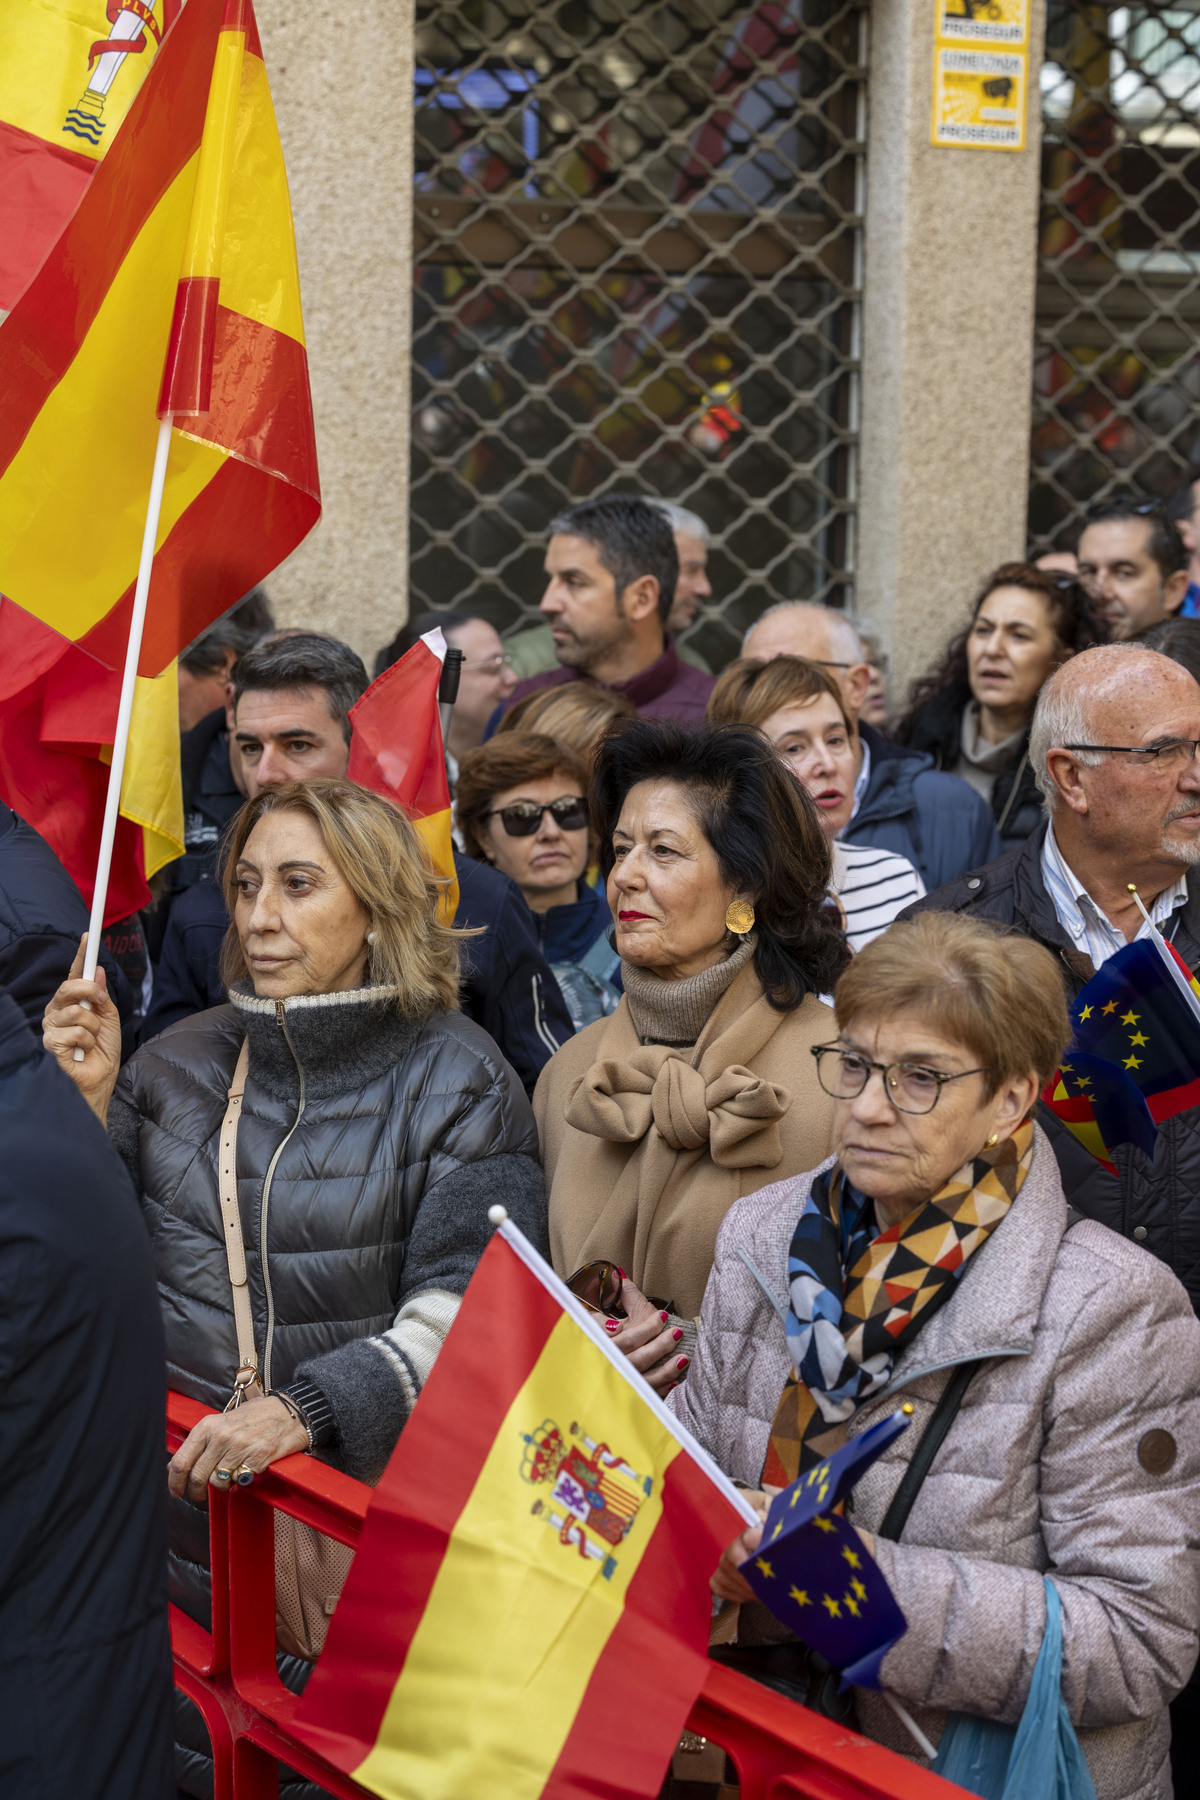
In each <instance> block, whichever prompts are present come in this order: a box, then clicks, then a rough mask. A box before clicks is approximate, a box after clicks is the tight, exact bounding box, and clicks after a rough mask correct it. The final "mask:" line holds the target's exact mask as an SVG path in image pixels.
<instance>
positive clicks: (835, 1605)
mask: <svg viewBox="0 0 1200 1800" xmlns="http://www.w3.org/2000/svg"><path fill="white" fill-rule="evenodd" d="M821 1605H822V1606H827V1607H828V1608H829V1616H830V1618H831V1619H840V1618H841V1616H842V1604H841V1601H840V1600H831V1599H830V1598H829V1595H828V1594H826V1596H825V1598H824V1599H823V1600H822V1602H821Z"/></svg>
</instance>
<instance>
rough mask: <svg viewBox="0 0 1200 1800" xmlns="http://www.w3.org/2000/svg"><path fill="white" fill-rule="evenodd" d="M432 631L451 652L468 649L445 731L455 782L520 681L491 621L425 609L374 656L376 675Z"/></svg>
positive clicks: (447, 752) (464, 651) (452, 782)
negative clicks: (493, 719)
mask: <svg viewBox="0 0 1200 1800" xmlns="http://www.w3.org/2000/svg"><path fill="white" fill-rule="evenodd" d="M427 631H440V632H441V633H442V635H443V637H444V638H445V640H446V642H447V643H448V644H449V646H450V648H451V649H452V650H461V651H462V653H463V660H462V673H461V675H460V676H459V682H458V697H457V699H456V700H455V702H454V708H453V711H452V712H451V714H450V729H449V731H448V732H447V734H446V757H447V762H448V764H449V768H450V781H451V785H453V784H454V781H455V779H456V771H457V768H458V764H459V763H460V762H461V761H462V759H463V757H464V756H465V755H466V754H467V751H468V750H473V749H474V748H475V746H476V744H479V743H482V741H483V734H484V732H485V731H486V729H487V722H488V720H489V719H490V718H491V716H492V714H493V713H494V712H495V710H496V708H497V707H498V706H500V705H501V704H502V703H503V702H504V701H505V700H507V699H508V696H509V695H510V694H511V693H512V691H513V689H514V688H515V687H516V685H517V677H516V673H515V671H514V669H513V666H512V657H511V656H510V655H509V654H508V652H507V650H506V649H505V648H504V645H503V643H502V641H501V638H500V633H499V632H498V631H497V630H496V627H495V626H494V625H491V624H489V622H488V621H487V620H486V619H479V618H476V617H475V616H474V615H473V614H471V613H465V612H449V611H447V612H426V613H421V614H420V615H419V616H418V617H417V618H415V619H410V620H409V622H408V624H407V625H403V626H401V628H400V630H399V631H398V632H397V633H396V636H395V637H394V638H393V639H392V641H391V643H390V644H386V645H385V646H384V648H383V649H382V650H381V651H380V652H379V654H378V655H377V656H376V658H375V674H376V675H377V676H379V675H382V674H383V671H384V670H385V669H390V668H391V666H392V664H393V663H394V662H399V660H400V658H401V657H402V656H403V655H404V654H405V653H406V651H409V650H411V649H412V647H413V645H414V644H415V643H416V642H417V641H418V639H419V638H421V637H422V636H423V635H424V634H425V632H427Z"/></svg>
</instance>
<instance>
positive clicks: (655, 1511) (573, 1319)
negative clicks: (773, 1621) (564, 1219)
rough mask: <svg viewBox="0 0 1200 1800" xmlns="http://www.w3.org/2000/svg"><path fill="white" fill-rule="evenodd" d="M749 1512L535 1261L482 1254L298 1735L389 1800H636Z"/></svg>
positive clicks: (523, 1245)
mask: <svg viewBox="0 0 1200 1800" xmlns="http://www.w3.org/2000/svg"><path fill="white" fill-rule="evenodd" d="M751 1518H752V1514H751V1511H750V1509H749V1507H748V1506H747V1504H746V1502H744V1501H743V1500H741V1499H740V1498H739V1496H738V1494H737V1493H736V1491H735V1490H734V1488H733V1487H732V1485H731V1484H730V1483H729V1482H728V1481H727V1480H726V1479H725V1477H724V1476H723V1475H721V1473H720V1472H719V1470H718V1469H717V1468H716V1466H715V1465H714V1464H713V1463H712V1462H711V1461H710V1460H709V1458H708V1457H707V1456H706V1455H705V1454H704V1452H703V1451H702V1450H701V1449H700V1447H699V1445H698V1444H696V1443H695V1441H694V1440H693V1439H691V1438H690V1437H689V1436H688V1434H687V1433H686V1431H684V1430H683V1429H682V1427H681V1426H680V1425H678V1424H677V1423H676V1421H675V1420H674V1419H673V1418H672V1417H671V1414H670V1413H669V1412H668V1411H667V1409H666V1408H665V1407H664V1406H663V1404H662V1402H661V1401H659V1400H658V1399H656V1397H655V1396H654V1395H653V1394H652V1393H651V1391H650V1389H649V1388H648V1387H647V1386H646V1385H645V1383H644V1382H643V1381H642V1380H641V1378H640V1377H639V1376H637V1375H636V1374H634V1373H633V1372H632V1371H631V1370H630V1368H629V1366H628V1364H627V1362H626V1361H625V1359H624V1357H623V1356H622V1355H621V1354H620V1352H619V1351H617V1350H614V1348H613V1346H612V1345H611V1344H609V1343H607V1342H606V1341H605V1338H604V1333H603V1332H602V1331H601V1330H600V1328H599V1326H598V1324H597V1323H595V1322H594V1315H589V1314H588V1313H586V1312H585V1311H584V1309H583V1308H582V1307H581V1306H580V1304H579V1302H578V1301H577V1300H575V1299H574V1298H573V1296H572V1295H571V1294H569V1293H568V1291H567V1289H566V1288H565V1286H564V1285H563V1284H562V1282H560V1281H559V1280H558V1279H557V1278H556V1277H555V1276H554V1274H553V1273H552V1271H551V1270H550V1269H549V1267H548V1266H547V1264H546V1263H544V1262H543V1261H542V1258H541V1257H540V1256H539V1255H538V1254H537V1252H536V1250H534V1248H533V1246H532V1245H531V1244H530V1243H529V1242H528V1241H527V1239H525V1238H524V1237H522V1235H521V1233H520V1232H519V1231H516V1230H515V1229H514V1228H513V1227H512V1226H511V1225H508V1224H504V1225H502V1226H501V1229H500V1231H499V1232H497V1234H496V1236H495V1237H494V1238H493V1239H492V1242H491V1243H490V1244H489V1246H488V1248H487V1250H486V1252H485V1253H484V1255H483V1257H482V1258H481V1260H480V1264H479V1267H478V1269H477V1271H476V1273H475V1276H474V1279H473V1280H472V1282H471V1285H470V1287H469V1288H468V1289H467V1293H466V1297H465V1299H464V1301H463V1304H462V1307H461V1308H460V1310H459V1313H458V1316H457V1318H456V1319H455V1322H454V1325H453V1326H452V1328H451V1330H450V1334H449V1336H448V1338H447V1339H446V1342H445V1344H444V1345H443V1347H442V1351H441V1354H440V1355H439V1357H438V1360H437V1362H436V1363H435V1365H434V1368H433V1373H432V1374H431V1375H430V1377H429V1380H428V1381H427V1382H426V1384H425V1387H424V1390H423V1391H422V1394H421V1397H420V1399H419V1400H418V1402H417V1405H416V1407H415V1409H414V1411H413V1415H412V1418H411V1419H410V1420H409V1423H408V1425H407V1426H406V1427H405V1430H404V1432H403V1434H402V1436H401V1438H400V1442H399V1444H398V1445H397V1447H396V1450H395V1452H394V1454H393V1456H392V1460H391V1462H390V1463H389V1464H388V1467H387V1469H386V1470H385V1472H384V1476H383V1479H382V1481H381V1482H380V1484H379V1486H378V1488H377V1489H376V1490H375V1496H374V1499H373V1500H372V1502H371V1507H370V1510H369V1512H368V1514H367V1518H366V1523H365V1525H364V1527H363V1533H362V1538H361V1540H360V1543H359V1548H358V1553H357V1555H356V1557H355V1560H354V1566H353V1568H352V1570H351V1572H350V1576H349V1579H348V1580H347V1582H346V1586H345V1589H344V1590H343V1593H342V1597H341V1600H340V1601H339V1602H338V1609H337V1612H336V1613H335V1614H334V1617H333V1620H332V1623H331V1625H330V1629H329V1637H328V1640H327V1642H326V1646H325V1650H324V1652H323V1654H322V1656H321V1660H320V1661H319V1662H318V1664H317V1666H316V1668H315V1670H314V1671H313V1676H312V1679H311V1681H310V1682H309V1684H308V1687H307V1689H306V1690H305V1694H304V1698H303V1700H302V1701H301V1703H300V1706H299V1708H298V1710H297V1712H296V1713H295V1714H294V1715H293V1718H292V1725H291V1728H292V1730H293V1731H294V1732H295V1734H296V1736H297V1737H299V1738H301V1739H302V1740H303V1741H305V1742H306V1743H308V1744H309V1745H310V1746H311V1747H312V1748H313V1749H314V1750H316V1751H318V1752H319V1753H320V1754H321V1755H322V1756H324V1757H326V1758H327V1759H328V1760H329V1761H330V1762H332V1763H333V1764H334V1766H335V1767H337V1768H338V1769H341V1770H343V1771H344V1772H345V1773H346V1774H347V1775H350V1776H352V1777H353V1779H354V1780H355V1781H357V1782H359V1783H360V1784H361V1785H362V1786H363V1787H365V1788H367V1789H369V1791H370V1792H371V1793H373V1794H380V1795H383V1796H385V1797H386V1800H464V1797H465V1796H468V1795H479V1796H481V1797H482V1796H489V1797H491V1796H500V1795H503V1797H504V1800H539V1797H544V1800H551V1797H553V1800H567V1797H568V1796H583V1795H592V1796H611V1797H612V1800H616V1797H617V1796H621V1797H623V1800H636V1797H638V1796H644V1797H645V1800H653V1796H654V1795H656V1794H657V1793H658V1791H659V1788H660V1786H661V1784H662V1780H663V1777H664V1775H665V1774H666V1772H667V1767H668V1764H669V1762H670V1758H671V1752H672V1750H673V1749H674V1747H675V1744H676V1743H677V1741H678V1738H679V1733H680V1731H681V1729H682V1727H683V1725H684V1723H685V1721H686V1719H687V1716H688V1713H689V1712H690V1710H691V1708H692V1706H693V1704H694V1702H695V1700H696V1697H697V1695H698V1694H699V1692H700V1689H701V1687H702V1685H703V1683H704V1680H705V1676H706V1674H707V1669H708V1663H707V1656H706V1652H707V1646H708V1638H709V1628H710V1624H711V1619H712V1602H711V1596H710V1594H709V1587H708V1582H709V1577H710V1575H711V1574H712V1572H713V1570H714V1569H715V1567H716V1565H717V1562H718V1560H719V1558H720V1555H721V1552H722V1550H723V1549H724V1548H725V1546H726V1545H727V1544H729V1543H731V1542H732V1541H733V1539H734V1538H735V1537H736V1536H737V1534H738V1532H739V1531H741V1530H743V1529H744V1528H745V1526H746V1524H747V1523H748V1522H750V1520H751Z"/></svg>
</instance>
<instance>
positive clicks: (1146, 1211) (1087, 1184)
mask: <svg viewBox="0 0 1200 1800" xmlns="http://www.w3.org/2000/svg"><path fill="white" fill-rule="evenodd" d="M1045 836H1046V826H1045V823H1043V824H1042V826H1041V828H1040V829H1039V830H1038V831H1036V832H1035V833H1034V835H1033V836H1032V837H1031V838H1030V839H1029V841H1028V843H1027V844H1025V845H1024V847H1023V848H1022V849H1020V850H1012V851H1010V852H1009V853H1008V855H1007V856H1002V857H1000V858H999V859H998V860H997V861H996V862H992V863H988V864H986V865H985V866H984V867H983V868H981V869H976V870H974V871H973V872H971V873H970V874H967V875H964V876H963V877H962V879H961V880H959V881H952V882H949V883H947V885H946V886H945V887H942V888H939V889H938V890H937V892H936V893H933V894H927V895H926V897H925V898H924V899H923V900H918V901H916V902H915V903H914V904H913V905H912V906H910V907H908V908H907V909H906V910H905V911H904V912H903V913H902V914H901V915H900V916H901V918H911V917H913V915H914V914H916V913H919V912H959V913H972V914H974V915H975V917H976V918H980V919H990V920H992V921H993V923H995V924H998V925H1008V926H1011V927H1012V928H1013V929H1014V930H1016V931H1019V932H1020V933H1021V935H1022V936H1023V937H1030V938H1034V939H1036V940H1037V942H1038V943H1040V944H1044V945H1045V946H1046V948H1047V949H1048V950H1049V951H1050V952H1051V954H1052V955H1053V956H1055V957H1056V958H1057V960H1058V964H1059V968H1060V969H1061V971H1062V976H1063V982H1064V984H1065V986H1066V990H1067V999H1068V1002H1073V1001H1074V999H1075V996H1076V995H1077V994H1078V992H1079V990H1080V988H1082V987H1083V986H1084V985H1085V984H1086V983H1087V982H1088V981H1090V980H1091V978H1092V976H1093V974H1094V973H1095V970H1094V968H1093V966H1092V962H1091V959H1090V957H1088V956H1086V955H1084V954H1083V953H1082V952H1080V951H1079V950H1077V949H1076V948H1075V945H1074V944H1073V943H1072V941H1071V939H1070V937H1069V935H1068V934H1067V932H1066V931H1064V929H1063V927H1062V926H1061V925H1060V924H1059V922H1058V915H1057V914H1056V913H1055V910H1054V903H1053V901H1052V900H1051V899H1050V896H1049V894H1048V893H1047V892H1046V887H1045V883H1044V882H1043V880H1042V871H1041V856H1042V844H1043V842H1044V841H1045ZM1193 879H1194V878H1189V881H1188V900H1187V904H1186V905H1185V906H1183V907H1181V908H1180V909H1179V911H1178V912H1176V914H1175V915H1174V918H1173V919H1172V920H1170V921H1169V923H1168V924H1167V925H1166V926H1164V928H1163V930H1164V935H1165V936H1166V937H1168V938H1169V939H1170V940H1171V942H1172V943H1173V944H1174V946H1175V948H1176V949H1177V950H1178V952H1179V954H1180V956H1182V958H1183V960H1184V962H1186V963H1187V965H1188V967H1189V968H1190V969H1195V968H1196V967H1197V966H1198V964H1200V881H1197V882H1196V885H1195V886H1194V887H1193V885H1192V881H1193ZM1038 1122H1039V1123H1040V1124H1041V1125H1042V1126H1043V1127H1044V1128H1045V1131H1046V1134H1047V1136H1048V1137H1049V1138H1050V1141H1051V1143H1052V1144H1053V1145H1054V1154H1055V1156H1056V1158H1057V1160H1058V1166H1059V1170H1060V1172H1061V1174H1062V1179H1063V1187H1064V1189H1065V1190H1066V1195H1067V1199H1068V1201H1069V1202H1070V1204H1071V1205H1072V1206H1074V1207H1076V1208H1077V1209H1078V1210H1079V1211H1080V1212H1081V1213H1085V1214H1086V1215H1087V1217H1088V1218H1090V1219H1099V1220H1100V1222H1101V1224H1103V1225H1108V1226H1109V1227H1110V1228H1111V1229H1112V1230H1113V1231H1119V1232H1120V1233H1121V1235H1122V1237H1127V1238H1133V1239H1134V1240H1135V1241H1136V1242H1137V1243H1139V1244H1141V1245H1143V1246H1144V1248H1145V1249H1147V1250H1150V1251H1153V1253H1154V1255H1155V1256H1158V1257H1161V1258H1162V1260H1163V1262H1165V1263H1166V1264H1167V1265H1168V1266H1169V1267H1170V1268H1172V1269H1173V1270H1174V1271H1175V1273H1176V1275H1178V1277H1179V1279H1180V1281H1182V1283H1183V1285H1184V1287H1185V1288H1186V1289H1187V1291H1188V1293H1189V1295H1190V1296H1191V1301H1192V1305H1193V1306H1194V1307H1195V1308H1196V1310H1197V1311H1198V1312H1200V1108H1193V1109H1192V1110H1191V1111H1190V1112H1182V1113H1177V1114H1176V1116H1175V1117H1174V1118H1173V1119H1168V1120H1167V1121H1166V1123H1165V1124H1163V1125H1160V1126H1159V1128H1158V1131H1159V1135H1158V1143H1157V1144H1156V1146H1155V1152H1154V1160H1153V1162H1150V1161H1149V1159H1148V1158H1147V1157H1146V1156H1145V1155H1144V1154H1143V1153H1142V1151H1140V1150H1135V1149H1134V1148H1133V1147H1132V1146H1131V1145H1128V1144H1127V1145H1124V1146H1123V1147H1122V1148H1121V1149H1119V1150H1117V1151H1116V1152H1115V1154H1114V1157H1113V1161H1114V1163H1115V1165H1116V1168H1117V1171H1118V1173H1117V1174H1116V1175H1115V1176H1114V1175H1110V1174H1109V1172H1108V1170H1107V1169H1105V1168H1103V1167H1102V1166H1101V1164H1100V1163H1098V1162H1097V1161H1096V1159H1095V1158H1094V1157H1093V1156H1090V1155H1089V1154H1088V1152H1087V1151H1086V1150H1085V1149H1084V1148H1083V1146H1082V1145H1081V1144H1080V1143H1079V1142H1078V1141H1077V1140H1076V1139H1075V1138H1074V1137H1073V1136H1072V1135H1071V1133H1070V1132H1069V1131H1068V1130H1067V1128H1066V1126H1065V1125H1062V1124H1060V1122H1059V1121H1058V1120H1057V1119H1056V1118H1055V1117H1054V1116H1053V1114H1051V1113H1048V1112H1047V1111H1046V1109H1045V1107H1039V1109H1038Z"/></svg>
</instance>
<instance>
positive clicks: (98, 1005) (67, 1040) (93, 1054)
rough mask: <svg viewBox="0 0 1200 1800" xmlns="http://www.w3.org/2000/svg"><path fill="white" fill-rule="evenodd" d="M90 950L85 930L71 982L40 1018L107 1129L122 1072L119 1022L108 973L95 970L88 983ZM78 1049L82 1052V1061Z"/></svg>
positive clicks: (54, 1051) (48, 1042)
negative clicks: (86, 960)
mask: <svg viewBox="0 0 1200 1800" xmlns="http://www.w3.org/2000/svg"><path fill="white" fill-rule="evenodd" d="M86 950H87V932H86V931H85V932H84V934H83V936H82V937H81V938H80V940H79V948H78V950H77V951H76V952H75V960H74V962H73V963H72V964H71V970H70V973H69V974H68V976H67V979H66V980H65V981H64V982H63V983H62V984H61V986H60V987H59V988H58V990H57V992H56V993H55V994H54V995H53V997H52V998H51V1000H50V1002H49V1004H48V1006H47V1007H46V1010H45V1012H44V1014H43V1015H42V1042H43V1044H44V1045H45V1046H46V1049H47V1050H48V1051H49V1052H50V1054H51V1056H53V1057H54V1059H55V1061H56V1062H57V1063H58V1066H59V1068H60V1069H61V1070H62V1071H63V1074H64V1075H69V1076H70V1077H71V1080H72V1081H73V1082H74V1083H75V1086H76V1087H77V1088H78V1089H79V1091H80V1093H81V1094H82V1095H83V1097H84V1099H85V1100H86V1101H87V1103H88V1105H89V1106H90V1107H91V1109H92V1111H93V1112H94V1113H95V1115H96V1117H97V1118H98V1119H99V1121H100V1123H101V1124H102V1125H103V1124H105V1123H106V1121H107V1119H108V1103H109V1101H110V1100H111V1099H112V1091H113V1089H114V1087H116V1085H117V1075H118V1073H119V1071H120V1068H121V1020H120V1017H119V1015H118V1013H117V1009H116V1007H115V1006H114V1005H113V1002H112V1001H111V1000H110V999H109V997H108V983H107V981H106V979H105V974H104V970H103V969H102V968H101V969H97V970H96V979H95V981H84V979H83V959H84V955H85V953H86ZM85 1001H86V1002H87V1004H86V1006H85V1005H84V1002H85ZM77 1049H79V1050H82V1051H83V1056H82V1057H81V1058H80V1060H79V1061H78V1062H76V1060H75V1052H76V1050H77Z"/></svg>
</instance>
